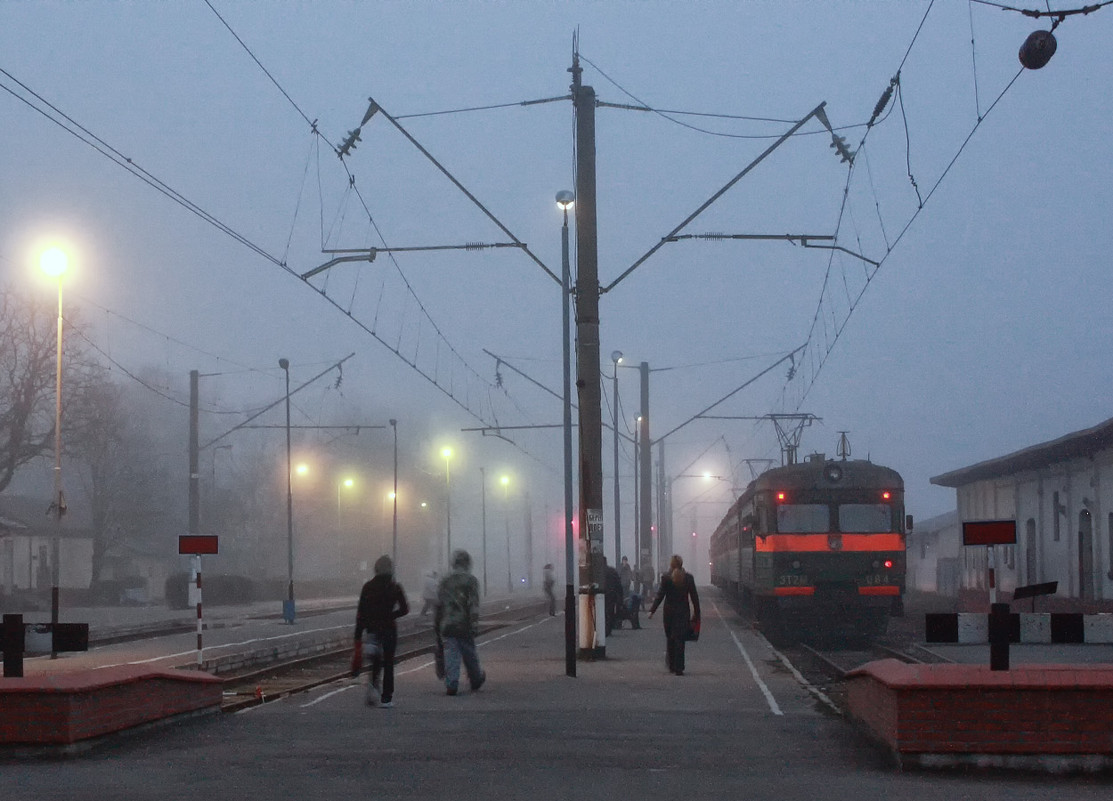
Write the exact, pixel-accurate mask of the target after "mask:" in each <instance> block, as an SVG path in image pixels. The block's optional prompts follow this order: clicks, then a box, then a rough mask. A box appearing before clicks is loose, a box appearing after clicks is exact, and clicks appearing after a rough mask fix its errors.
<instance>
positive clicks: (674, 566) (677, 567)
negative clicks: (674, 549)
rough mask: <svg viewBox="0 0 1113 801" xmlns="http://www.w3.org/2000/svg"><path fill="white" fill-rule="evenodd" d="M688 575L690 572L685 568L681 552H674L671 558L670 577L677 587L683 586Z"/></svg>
mask: <svg viewBox="0 0 1113 801" xmlns="http://www.w3.org/2000/svg"><path fill="white" fill-rule="evenodd" d="M687 577H688V573H687V572H686V571H685V570H684V560H683V559H682V558H681V557H680V554H675V553H674V554H673V555H672V558H671V559H669V578H671V579H672V583H673V584H675V585H676V586H677V587H683V586H684V580H685V579H686V578H687Z"/></svg>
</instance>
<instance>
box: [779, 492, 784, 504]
mask: <svg viewBox="0 0 1113 801" xmlns="http://www.w3.org/2000/svg"><path fill="white" fill-rule="evenodd" d="M784 499H785V494H784V493H783V492H778V493H777V501H778V502H781V501H784Z"/></svg>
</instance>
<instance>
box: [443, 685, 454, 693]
mask: <svg viewBox="0 0 1113 801" xmlns="http://www.w3.org/2000/svg"><path fill="white" fill-rule="evenodd" d="M445 694H446V695H456V685H454V684H450V685H448V689H447V690H446V691H445Z"/></svg>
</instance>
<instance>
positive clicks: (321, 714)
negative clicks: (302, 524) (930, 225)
mask: <svg viewBox="0 0 1113 801" xmlns="http://www.w3.org/2000/svg"><path fill="white" fill-rule="evenodd" d="M703 607H704V625H703V631H702V634H701V638H700V641H699V642H696V643H690V644H689V645H688V653H687V665H686V671H685V675H683V676H679V677H678V676H674V675H672V674H670V673H669V672H668V671H667V670H666V669H665V664H664V635H663V632H662V629H661V622H660V617H659V616H658V617H657V618H655V619H654V620H653V621H646V620H645V619H644V618H643V628H642V629H641V630H636V631H632V630H630V629H628V628H626V629H623V630H621V631H616V632H614V634H613V635H612V636H611V637H610V638H608V640H607V643H606V652H607V658H606V659H605V660H599V661H594V662H584V661H580V662H578V663H577V676H576V677H575V678H569V677H567V676H565V673H564V671H565V664H564V620H563V617H562V616H560V615H557V616H556V617H548V616H542V617H541V618H532V619H530V620H528V621H525V622H522V623H520V624H515V625H510V626H507V627H505V628H502V629H500V630H498V631H494V632H491V633H490V634H487V635H484V636H483V637H481V638H480V646H479V654H480V659H481V661H482V664H483V668H484V670H485V671H486V673H487V682H486V684H485V685H484V687H483V688H482V689H481V690H480V691H479V692H477V693H471V692H469V691H468V689H467V682H466V681H462V682H461V692H460V694H459V695H457V696H452V697H450V696H447V695H446V694H445V689H444V685H443V683H442V682H440V681H438V680H437V679H436V678H435V676H434V673H433V665H432V663H431V660H427V659H418V660H413V661H409V662H405V663H402V664H400V665H399V666H398V669H397V686H396V690H395V698H394V701H395V706H394V707H393V708H390V709H383V708H381V707H377V706H376V707H369V706H366V705H365V704H364V694H363V688H362V686H361V685H360V684H359V683H357V682H356V681H354V680H344V681H340V682H337V683H335V684H332V685H326V686H323V687H320V688H318V689H316V690H313V691H310V692H306V693H299V694H296V695H292V696H288V697H284V698H282V699H280V700H276V701H273V702H270V703H266V704H263V705H261V706H257V707H253V708H250V709H248V710H245V711H242V712H239V713H236V714H225V715H216V716H211V715H210V716H206V717H203V718H197V719H191V720H187V721H184V722H180V723H175V724H172V725H167V726H162V727H159V728H157V729H151V730H146V731H142V732H139V733H136V734H134V735H130V736H125V737H120V738H118V739H117V740H115V741H113V742H110V743H107V744H105V745H104V746H103V747H100V748H98V749H96V750H94V751H92V752H89V753H87V754H84V755H82V756H78V757H73V758H69V759H66V760H64V761H63V762H62V763H61V764H60V763H59V762H58V760H56V759H36V760H20V761H17V762H15V763H14V764H8V763H4V764H2V765H0V795H3V796H5V797H12V798H16V797H19V798H68V799H86V798H88V799H93V798H103V797H105V796H108V797H113V798H147V797H153V796H155V795H156V794H157V795H158V796H159V797H160V798H171V799H173V798H187V797H188V798H195V797H198V796H203V797H205V798H209V799H214V798H215V799H223V798H228V799H233V798H234V799H243V798H250V797H257V796H265V797H277V798H295V797H318V796H324V797H373V798H392V799H473V798H474V799H483V800H484V801H503V800H504V799H530V798H537V799H546V800H547V801H548V799H578V800H579V799H585V798H623V799H627V798H646V799H650V798H651V799H654V801H657V800H658V799H674V798H675V799H700V798H709V799H711V798H753V799H765V798H769V799H774V798H775V799H778V800H779V801H804V799H808V801H812V799H814V798H816V797H830V798H882V797H889V796H890V795H894V794H896V795H894V797H900V798H902V799H912V800H913V801H916V800H917V799H925V800H926V799H932V800H933V801H934V799H937V798H938V797H939V794H940V787H939V781H940V777H939V776H938V775H937V774H930V773H926V774H925V773H923V772H903V773H902V772H900V771H898V770H896V769H894V767H893V765H892V763H891V761H890V760H889V759H888V758H887V756H886V755H885V754H884V753H883V751H882V750H880V749H878V748H877V747H876V745H875V744H874V743H873V742H872V741H871V740H869V739H868V738H867V737H866V736H865V735H864V734H862V733H861V732H860V730H859V729H858V728H856V727H855V726H854V725H853V724H852V723H851V722H850V721H848V720H846V719H845V718H843V717H842V716H841V715H839V714H838V713H837V712H835V711H833V710H832V708H831V707H829V706H828V705H827V704H826V703H825V702H824V700H823V696H822V693H821V691H820V690H815V691H814V692H813V691H812V690H809V689H808V688H807V687H806V686H805V683H804V682H803V678H802V677H800V676H798V675H797V674H795V673H794V669H793V668H792V667H791V664H790V663H788V662H787V660H782V659H781V657H780V654H779V653H778V652H777V651H776V650H775V649H774V648H773V647H772V646H771V645H769V643H768V642H767V641H765V639H764V638H763V637H762V636H761V635H760V634H759V633H757V632H756V631H754V630H753V629H751V628H750V627H749V626H748V624H747V623H746V622H745V621H743V620H741V619H740V618H739V617H738V616H737V615H736V614H735V613H734V612H733V610H731V609H729V608H728V607H727V606H726V605H725V604H724V603H723V602H722V601H721V600H720V599H719V598H718V595H717V593H715V592H714V591H713V590H708V591H706V592H705V593H704V598H703ZM814 689H815V688H813V690H814ZM3 759H4V758H3V757H2V756H0V760H3ZM945 781H946V783H947V787H948V789H947V792H948V793H951V794H953V795H955V796H956V797H970V798H982V797H986V795H985V793H986V790H987V783H995V782H1005V783H1007V785H1008V796H1009V797H1010V798H1020V799H1023V798H1029V797H1031V798H1035V797H1036V796H1037V795H1038V797H1039V798H1040V799H1042V801H1058V799H1067V798H1070V799H1072V800H1076V799H1081V800H1082V801H1085V800H1086V799H1090V798H1094V799H1096V798H1099V797H1101V798H1106V797H1107V796H1108V791H1109V785H1108V783H1106V782H1105V781H1104V780H1103V779H1101V778H1096V777H1087V776H1080V777H1060V778H1058V779H1056V780H1055V783H1052V784H1049V783H1048V781H1047V777H1045V776H1034V777H1025V776H1017V775H1015V774H1008V775H1002V776H997V775H995V774H992V773H989V774H987V773H984V772H977V773H971V774H969V775H968V774H963V773H958V774H951V775H948V776H947V777H946V779H945Z"/></svg>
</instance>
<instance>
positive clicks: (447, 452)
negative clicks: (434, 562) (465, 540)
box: [441, 448, 452, 565]
mask: <svg viewBox="0 0 1113 801" xmlns="http://www.w3.org/2000/svg"><path fill="white" fill-rule="evenodd" d="M441 456H443V457H444V527H445V544H446V545H447V548H446V550H447V552H448V564H449V565H451V564H452V485H451V483H450V482H449V469H448V463H449V460H450V459H451V458H452V448H444V449H443V450H442V451H441Z"/></svg>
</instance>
